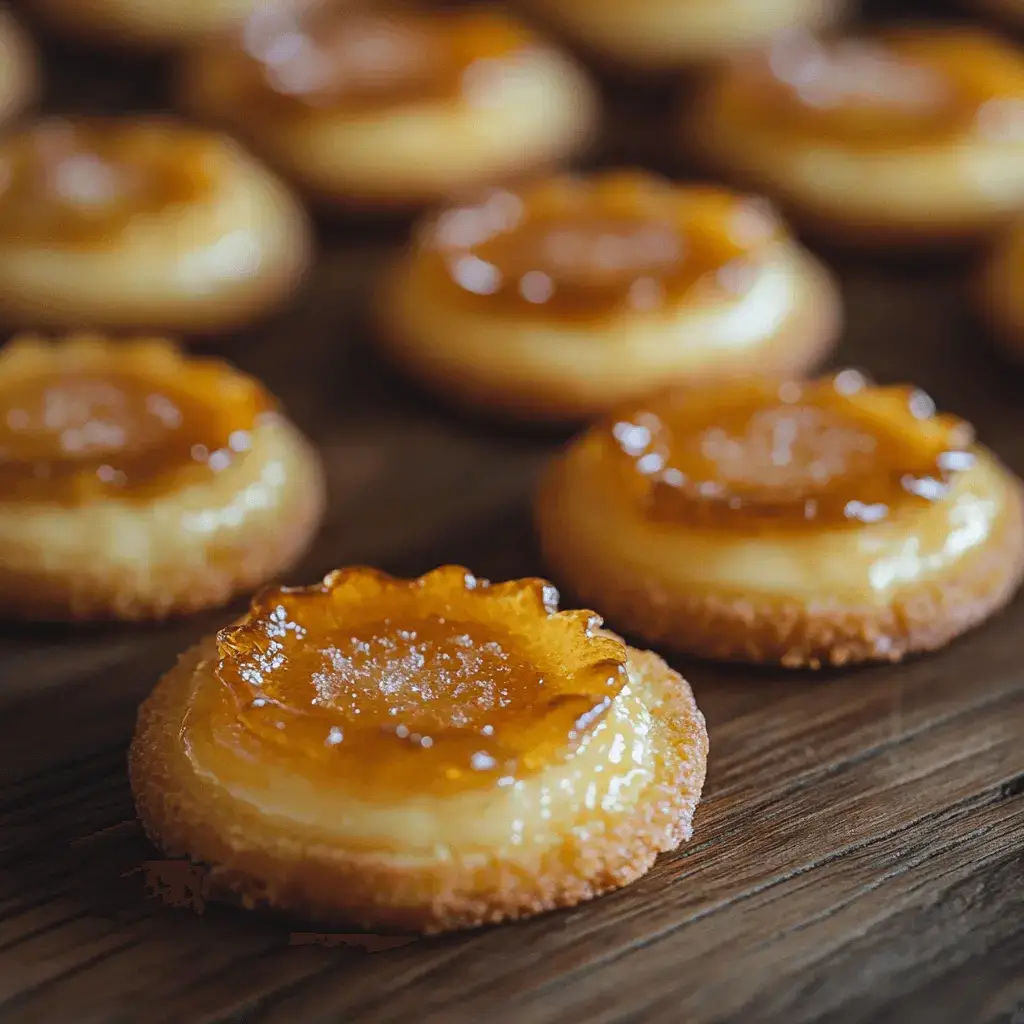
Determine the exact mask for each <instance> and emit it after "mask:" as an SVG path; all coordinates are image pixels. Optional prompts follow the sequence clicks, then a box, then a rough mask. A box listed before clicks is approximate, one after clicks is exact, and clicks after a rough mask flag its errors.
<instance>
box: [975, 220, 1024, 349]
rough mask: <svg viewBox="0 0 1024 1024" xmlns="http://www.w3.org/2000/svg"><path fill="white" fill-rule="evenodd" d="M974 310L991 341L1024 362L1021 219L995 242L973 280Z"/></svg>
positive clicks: (1023, 237) (1023, 222)
mask: <svg viewBox="0 0 1024 1024" xmlns="http://www.w3.org/2000/svg"><path fill="white" fill-rule="evenodd" d="M976 296H977V306H978V311H979V313H980V315H981V317H982V319H983V320H984V321H985V323H986V324H988V325H989V326H990V327H991V329H992V334H993V337H994V340H995V341H997V342H998V343H999V345H1000V347H1001V348H1002V349H1003V351H1005V352H1006V354H1007V355H1009V356H1010V357H1011V358H1013V359H1015V360H1016V361H1017V362H1021V363H1024V219H1019V220H1018V221H1017V222H1016V223H1015V224H1014V225H1013V226H1012V227H1011V228H1010V230H1009V231H1007V232H1006V233H1005V234H1004V235H1003V236H1002V237H1001V238H1000V239H999V240H998V242H997V243H996V245H995V247H994V248H993V250H992V252H991V254H990V255H989V256H988V257H987V259H986V260H985V262H984V263H983V265H982V268H981V274H980V276H979V278H978V281H977V289H976Z"/></svg>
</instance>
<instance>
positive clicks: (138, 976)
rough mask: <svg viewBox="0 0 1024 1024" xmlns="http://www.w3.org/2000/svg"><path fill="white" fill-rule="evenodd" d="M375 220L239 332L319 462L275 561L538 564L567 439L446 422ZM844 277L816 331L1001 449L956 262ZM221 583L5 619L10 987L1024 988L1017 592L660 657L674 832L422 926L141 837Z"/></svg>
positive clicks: (428, 1002)
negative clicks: (550, 895)
mask: <svg viewBox="0 0 1024 1024" xmlns="http://www.w3.org/2000/svg"><path fill="white" fill-rule="evenodd" d="M113 92H117V90H113ZM386 252H387V243H386V240H385V241H381V242H380V243H379V244H378V243H374V244H373V245H367V243H366V242H365V240H363V241H360V240H359V239H358V238H354V237H349V238H347V239H346V238H345V237H340V238H339V237H333V238H331V239H329V240H328V244H327V252H326V255H325V257H324V259H323V260H322V262H321V265H320V267H319V269H318V271H317V274H316V276H315V279H314V280H313V281H312V282H311V284H310V286H309V288H308V290H307V292H306V293H305V294H304V295H303V297H302V298H301V300H300V302H299V303H298V304H297V308H296V310H295V311H293V312H292V313H291V314H290V315H289V316H287V317H285V318H283V319H282V320H280V321H279V322H277V323H273V324H269V325H267V326H266V327H265V328H262V329H261V330H260V331H259V332H257V333H256V334H255V335H253V336H251V337H249V338H246V339H244V340H241V341H239V342H238V343H237V347H235V348H232V349H231V354H232V356H233V358H235V359H236V360H237V362H238V363H240V364H241V365H242V366H243V367H244V368H246V369H247V370H250V371H252V372H255V373H257V374H259V375H261V376H262V377H264V378H265V379H268V380H269V381H271V382H272V385H273V387H274V388H275V389H276V390H277V392H278V393H279V394H280V396H281V397H282V398H283V399H284V401H285V403H286V405H287V406H288V407H289V408H290V409H291V411H292V413H293V415H294V417H295V419H296V420H297V421H298V422H299V424H300V425H301V426H302V427H303V428H304V429H305V430H307V431H308V432H309V434H310V435H311V436H312V437H314V438H315V439H316V441H317V443H318V444H319V446H320V449H321V451H322V453H323V457H324V459H325V462H326V465H327V469H328V472H329V478H330V513H329V517H328V521H327V523H326V525H325V527H324V530H323V532H322V534H321V536H320V538H319V541H318V543H317V545H316V548H315V550H314V552H313V553H312V555H311V556H310V557H309V558H308V559H307V560H306V561H305V563H304V564H303V565H302V566H300V567H299V568H298V569H297V570H296V571H295V573H293V574H292V576H291V581H292V582H300V581H309V580H312V579H315V578H316V577H317V576H318V575H320V574H322V573H323V572H325V571H326V570H329V569H331V568H334V567H336V566H340V565H345V564H349V563H356V562H359V563H371V564H376V565H379V566H381V567H382V568H385V569H387V570H389V571H392V572H396V573H402V574H412V573H418V572H421V571H424V570H427V569H429V568H431V567H433V566H435V565H437V564H438V563H441V562H458V563H463V564H466V565H468V566H470V567H472V568H473V569H474V570H475V571H476V572H479V573H481V574H483V575H485V576H489V577H491V578H494V579H498V578H504V577H509V576H518V575H524V574H538V573H541V572H542V571H543V570H542V566H541V565H540V564H539V563H538V560H537V557H536V553H535V550H534V547H533V543H532V540H531V533H530V525H529V517H528V506H529V500H530V493H531V488H532V486H533V483H534V480H535V478H536V474H537V472H538V470H539V468H540V467H541V466H542V464H543V462H544V460H545V459H546V458H547V457H548V455H549V453H550V451H551V450H552V449H553V447H554V446H555V445H556V444H557V443H558V441H557V439H551V438H543V437H536V436H535V437H526V438H524V437H517V436H515V435H514V434H511V433H508V432H501V431H497V430H491V429H487V428H483V427H481V426H480V425H479V424H471V423H467V422H465V421H460V420H458V419H456V418H454V417H452V416H450V415H448V414H447V413H445V412H444V411H443V410H441V409H438V408H437V407H435V406H433V405H431V404H429V403H427V402H426V401H424V400H423V399H422V398H420V397H418V396H417V395H416V394H415V393H413V392H411V391H410V390H409V389H408V388H406V387H405V386H404V385H402V384H401V383H400V382H398V381H397V380H395V379H393V378H392V376H391V375H390V374H389V373H388V372H387V370H386V369H384V368H383V367H381V366H380V365H379V363H378V362H377V361H376V359H375V357H374V356H373V355H372V353H371V352H370V351H368V349H367V347H366V345H365V331H364V330H363V327H362V302H363V298H364V296H365V293H366V289H367V288H368V286H369V284H370V282H371V280H372V276H373V273H374V270H375V266H376V264H377V263H378V262H379V258H380V257H382V256H383V255H384V254H385V253H386ZM843 279H844V287H845V292H846V300H847V304H848V310H849V328H848V331H847V337H846V340H845V342H844V347H843V351H842V353H841V355H840V358H839V360H838V361H839V362H841V363H854V364H856V365H860V366H863V367H866V368H869V369H870V371H871V372H872V374H873V375H874V376H875V377H876V378H877V379H878V380H880V381H884V382H890V381H901V380H907V379H912V380H914V381H915V382H917V383H919V384H920V385H922V386H923V387H925V388H926V389H929V390H930V391H931V392H932V394H933V395H934V397H935V398H936V399H937V401H938V402H939V404H940V406H941V407H944V408H947V409H949V410H951V411H955V412H958V413H960V414H962V415H964V416H966V417H968V418H970V419H972V420H973V421H974V422H975V423H976V425H977V427H978V429H979V432H980V435H981V437H982V439H983V440H985V441H986V442H988V443H989V444H990V445H991V446H992V447H994V448H995V449H996V451H997V452H998V453H999V454H1000V455H1001V456H1002V457H1003V458H1004V459H1005V460H1006V461H1007V462H1008V463H1009V464H1010V465H1011V466H1013V467H1014V468H1015V469H1016V470H1017V471H1018V472H1024V375H1021V374H1016V375H1015V374H1014V373H1013V372H1012V371H1010V370H1009V369H1008V368H1007V367H1006V366H1004V365H1002V364H1001V363H999V362H998V361H997V360H996V359H995V357H993V356H991V355H990V354H989V352H988V351H987V349H986V348H985V346H984V343H983V339H982V337H981V336H980V334H979V332H978V331H977V330H976V329H975V328H974V327H973V326H972V325H971V323H970V321H969V319H968V317H967V315H966V313H965V307H964V304H963V302H962V300H961V296H960V294H959V285H960V282H961V280H962V269H961V270H959V271H958V270H957V269H956V268H950V269H946V270H941V269H936V270H932V271H928V272H924V273H920V272H919V273H917V274H915V275H907V274H905V273H899V272H894V271H893V270H892V269H891V268H886V269H877V268H876V269H875V270H870V269H864V268H858V267H853V266H851V267H848V268H846V269H844V271H843ZM239 607H240V606H236V607H235V608H234V609H227V610H222V611H221V612H218V613H214V614H210V615H207V616H203V617H199V618H193V619H189V620H187V621H180V622H176V623H172V624H168V625H164V626H157V627H137V628H126V629H102V630H86V629H81V630H66V629H58V628H25V627H21V626H17V625H13V624H12V625H7V626H4V627H3V629H2V630H0V751H2V755H0V849H2V853H0V1020H2V1021H12V1022H22V1021H24V1022H43V1024H50V1022H54V1024H65V1022H68V1024H93V1022H95V1024H101V1022H102V1024H122V1022H124V1024H134V1022H137V1021H138V1022H142V1021H145V1022H147V1024H157V1022H168V1024H180V1022H189V1024H191V1022H199V1021H203V1022H207V1021H209V1022H213V1021H223V1022H228V1021H232V1022H243V1021H244V1022H246V1024H251V1022H256V1021H259V1022H261V1024H271V1022H291V1021H310V1022H328V1021H341V1022H357V1021H359V1022H362V1021H367V1022H371V1021H372V1022H375V1024H389V1022H395V1024H399V1022H401V1024H409V1022H445V1024H448V1022H467V1024H468V1022H476V1021H483V1020H484V1019H488V1018H490V1019H495V1020H499V1021H508V1022H515V1024H519V1022H530V1024H548V1022H551V1024H554V1022H574V1024H576V1022H579V1024H599V1022H612V1021H615V1022H623V1024H624V1022H626V1021H642V1022H645V1024H646V1022H660V1021H664V1022H666V1024H684V1022H685V1024H705V1022H707V1024H710V1022H713V1021H714V1022H722V1021H743V1022H744V1024H756V1022H786V1024H800V1022H811V1021H815V1022H817V1021H822V1022H837V1024H838V1022H851V1024H852V1022H864V1024H869V1022H870V1024H917V1022H928V1024H947V1022H948V1024H974V1022H979V1024H981V1022H985V1024H988V1022H992V1024H1011V1021H1012V1022H1013V1024H1021V1022H1022V1021H1024V640H1022V635H1024V599H1018V601H1017V602H1016V603H1015V604H1014V605H1013V606H1012V607H1011V608H1010V609H1009V610H1008V611H1006V612H1005V613H1004V614H1002V615H1001V616H999V617H998V618H996V619H995V620H993V621H992V622H990V623H989V624H987V625H986V626H984V627H983V628H981V629H980V630H978V631H977V632H975V633H973V634H971V635H970V636H968V637H966V638H965V639H963V640H962V641H960V642H958V643H956V644H954V645H953V646H952V647H951V648H950V649H949V650H947V651H945V652H943V653H940V654H938V655H936V656H933V657H928V658H922V659H919V660H913V661H911V662H909V663H907V664H905V665H902V666H899V667H881V668H868V669H862V670H857V671H848V672H842V673H822V674H819V675H812V674H794V673H789V672H782V671H756V672H755V671H750V670H746V669H740V668H723V667H720V666H715V665H708V664H698V663H690V662H685V661H678V662H677V667H678V668H680V670H681V671H683V672H684V674H685V675H686V676H687V677H688V678H689V679H690V680H691V681H692V683H693V685H694V689H695V691H696V694H697V698H698V701H699V703H700V706H701V707H702V709H703V710H704V712H705V714H706V716H707V720H708V727H709V730H710V734H711V741H712V753H711V759H710V766H709V772H708V780H707V786H706V790H705V799H704V802H703V803H702V805H701V807H700V808H699V810H698V813H697V817H696V822H695V835H694V839H693V842H692V843H691V844H690V845H689V846H688V847H687V848H686V849H685V850H683V851H681V852H680V853H678V854H676V855H673V856H668V857H663V858H662V859H661V860H660V861H659V862H658V864H657V865H656V867H655V868H654V870H653V871H652V872H651V873H650V874H649V875H648V876H647V877H646V878H644V879H643V880H642V881H640V882H639V883H637V884H635V885H633V886H631V887H629V888H628V889H626V890H624V891H621V892H619V893H616V894H614V895H612V896H609V897H606V898H604V899H601V900H599V901H597V902H595V903H592V904H590V905H587V906H582V907H580V908H578V909H576V910H574V911H571V912H566V913H559V914H552V915H549V916H545V917H542V918H539V919H536V920H533V921H530V922H526V923H523V924H519V925H513V926H507V927H503V928H497V929H492V930H487V931H480V932H476V933H472V934H465V935H456V936H451V937H444V938H439V939H432V940H421V941H411V940H405V939H398V940H391V941H386V940H382V939H374V938H372V937H369V938H367V937H363V938H359V937H353V936H337V935H335V936H324V935H311V934H309V933H308V932H302V931H299V930H298V929H301V928H302V924H301V922H288V921H281V920H276V919H268V918H263V917H259V916H256V915H252V914H246V913H243V912H239V911H234V910H230V909H227V908H220V907H216V906H203V905H202V901H201V899H198V898H197V897H196V887H195V885H194V879H193V878H192V877H191V876H190V875H189V871H188V869H187V868H183V867H182V866H181V865H170V866H168V865H166V864H164V865H162V864H161V863H160V862H159V858H158V856H157V854H156V853H155V852H154V851H153V850H152V849H151V848H150V847H149V846H148V845H147V843H146V842H145V840H144V839H143V838H142V837H141V835H140V833H139V830H138V828H137V826H136V825H135V824H134V822H133V809H132V801H131V795H130V793H129V790H128V784H127V779H126V775H125V766H124V753H125V748H126V745H127V743H128V740H129V737H130V735H131V730H132V726H133V722H134V714H135V708H136V706H137V705H138V703H139V701H140V700H141V699H142V698H143V697H144V695H145V694H146V693H147V692H148V691H149V689H150V688H151V687H152V685H153V684H154V683H155V682H156V680H157V678H158V677H159V675H160V674H161V673H162V672H163V671H164V670H165V669H166V668H168V667H169V666H170V665H171V664H172V663H173V661H174V658H175V655H176V654H177V653H178V652H179V651H181V650H183V649H184V648H185V647H187V646H188V645H189V644H191V643H192V642H193V641H194V640H195V639H196V638H198V637H199V636H200V635H202V634H204V633H206V632H208V631H210V630H211V629H213V628H216V627H217V626H218V625H220V624H223V623H224V622H226V621H227V620H228V619H229V618H230V617H231V615H232V614H236V613H237V611H238V608H239ZM154 894H156V895H158V896H162V897H163V898H162V899H155V898H152V897H153V895H154ZM197 911H201V913H199V912H197Z"/></svg>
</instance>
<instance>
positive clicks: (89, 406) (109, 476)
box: [0, 337, 274, 505]
mask: <svg viewBox="0 0 1024 1024" xmlns="http://www.w3.org/2000/svg"><path fill="white" fill-rule="evenodd" d="M273 407H274V403H273V401H272V399H271V398H270V397H269V396H268V395H267V393H266V392H265V391H264V390H263V388H262V387H261V385H260V384H259V383H258V382H257V381H256V380H254V379H253V378H251V377H247V376H245V375H243V374H241V373H240V372H239V371H237V370H235V369H234V368H232V367H230V366H228V365H227V364H226V363H223V362H221V361H220V360H216V359H185V358H184V357H182V355H181V354H180V353H179V352H178V350H177V349H176V348H175V347H174V346H173V345H171V344H170V343H169V342H164V341H160V340H152V341H137V342H126V343H125V344H124V345H123V346H117V347H113V346H111V345H109V344H108V343H106V342H104V341H103V340H102V339H100V338H89V337H80V338H75V339H73V340H71V341H69V342H67V343H66V344H65V345H64V346H62V347H61V348H60V349H54V348H53V347H52V346H51V345H49V344H48V343H46V342H44V341H42V340H37V339H32V338H29V339H19V340H17V341H15V342H12V343H10V344H9V345H8V346H7V347H6V348H5V349H3V351H2V352H0V502H10V501H28V502H55V503H57V504H64V505H76V504H83V503H87V502H91V501H98V500H103V499H105V498H117V499H120V500H132V501H145V500H149V499H151V498H152V497H154V496H155V495H159V494H161V493H164V492H166V491H167V490H170V489H177V488H180V487H183V486H189V485H191V484H194V483H196V482H201V481H204V480H209V479H211V478H212V477H213V476H214V475H216V474H217V473H220V472H223V471H224V470H225V469H227V468H228V467H229V466H230V465H231V464H232V463H234V462H236V461H237V460H238V459H240V458H244V457H245V453H246V452H247V451H248V449H249V447H250V446H251V443H252V431H253V430H254V429H255V428H256V427H257V426H258V425H259V423H260V422H261V420H263V419H265V418H266V417H267V416H268V415H273Z"/></svg>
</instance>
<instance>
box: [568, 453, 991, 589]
mask: <svg viewBox="0 0 1024 1024" xmlns="http://www.w3.org/2000/svg"><path fill="white" fill-rule="evenodd" d="M1009 497H1010V490H1009V488H1008V486H1007V477H1006V472H1005V470H1003V469H1002V467H1000V466H999V464H998V463H997V462H996V461H995V460H994V459H993V458H992V457H991V456H989V455H987V454H985V453H983V452H982V453H980V454H979V457H978V460H977V462H976V464H975V466H974V467H973V468H972V469H970V470H968V471H967V472H964V473H962V474H960V475H959V478H958V479H957V481H956V483H955V486H954V488H953V491H952V493H951V494H950V495H949V497H948V498H947V499H945V500H943V501H941V502H937V503H935V504H934V505H931V506H928V507H924V508H921V507H918V506H910V505H908V506H906V507H904V508H903V509H901V510H900V512H899V513H898V514H896V515H894V516H893V517H892V518H891V519H889V520H886V521H883V522H881V523H875V524H871V525H862V526H856V527H848V528H841V529H815V528H813V527H811V528H808V529H806V530H794V531H792V532H767V531H766V532H763V533H761V534H760V535H758V534H757V533H756V532H750V531H749V530H744V529H743V527H737V528H736V529H734V530H733V529H725V528H723V529H718V530H709V529H699V528H692V527H683V526H677V525H673V524H656V523H653V522H651V521H649V520H648V519H646V518H644V517H643V515H642V514H641V512H640V511H639V510H638V509H637V507H636V506H635V504H634V503H633V502H632V500H631V499H630V497H629V496H628V495H627V493H626V492H625V490H623V489H619V488H617V487H615V486H613V484H612V476H611V474H609V472H608V467H607V464H606V463H605V462H604V459H603V456H602V453H601V450H600V447H599V446H598V445H597V444H596V443H592V444H590V445H589V446H584V447H583V448H580V449H577V450H576V451H575V452H574V453H572V454H571V455H570V456H569V458H568V462H567V464H566V465H565V466H564V477H563V478H562V479H561V481H560V485H559V487H558V490H557V494H556V498H555V500H556V501H557V502H558V505H557V509H558V511H557V514H558V516H559V533H560V535H561V536H564V537H567V538H569V537H571V538H572V543H573V544H574V545H575V546H576V549H577V556H576V557H577V558H584V557H586V558H590V559H592V560H594V561H595V562H607V563H609V565H611V564H612V563H614V567H615V569H616V572H617V574H618V575H620V576H624V575H627V574H635V575H636V576H637V577H639V578H642V579H644V580H645V581H647V582H648V583H649V584H650V585H651V586H652V587H657V586H661V587H663V588H664V589H665V591H666V592H678V590H679V589H683V590H693V589H699V588H713V589H716V590H719V591H722V590H724V591H729V592H735V593H740V594H747V595H751V596H753V595H758V594H760V595H767V596H771V597H778V598H785V597H790V596H795V597H799V598H803V599H804V600H806V601H809V602H822V603H823V605H826V606H827V605H828V604H831V603H833V602H836V603H841V604H842V605H844V606H849V605H851V604H853V605H864V604H868V605H875V606H883V605H886V604H888V603H889V602H890V601H891V600H892V597H893V594H894V593H895V592H896V591H898V590H899V589H900V588H902V587H905V586H909V585H918V584H921V583H925V582H927V581H929V580H941V579H942V577H943V576H944V575H945V574H946V573H948V572H950V571H953V570H955V569H956V568H957V567H958V566H960V565H962V564H965V563H968V562H969V560H970V559H971V558H972V557H974V556H975V555H976V554H977V552H979V551H980V550H981V549H983V548H984V546H985V545H986V543H987V542H988V541H989V540H990V538H991V537H992V535H993V532H994V531H995V530H996V529H997V527H998V526H999V524H1000V523H1001V522H1002V521H1003V518H1004V516H1005V515H1006V513H1007V510H1008V504H1007V503H1008V500H1009Z"/></svg>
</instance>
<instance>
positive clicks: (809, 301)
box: [377, 171, 841, 421]
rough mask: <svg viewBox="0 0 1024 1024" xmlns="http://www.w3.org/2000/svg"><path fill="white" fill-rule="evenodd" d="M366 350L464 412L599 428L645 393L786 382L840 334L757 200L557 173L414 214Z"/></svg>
mask: <svg viewBox="0 0 1024 1024" xmlns="http://www.w3.org/2000/svg"><path fill="white" fill-rule="evenodd" d="M377 311H378V315H377V324H378V328H379V331H378V333H379V340H380V342H381V344H382V345H383V346H384V348H385V349H386V350H387V351H388V352H389V353H390V355H391V356H392V358H393V359H394V361H395V363H396V364H397V365H398V366H399V367H400V368H401V369H402V370H404V371H405V372H407V373H408V374H409V375H410V376H412V377H414V378H416V379H417V380H419V381H422V382H423V383H424V384H425V385H426V386H428V387H429V388H431V389H432V390H434V391H435V392H437V393H438V394H440V395H443V396H444V397H446V398H448V399H450V400H452V401H454V402H455V403H456V404H460V405H462V406H465V407H467V408H470V409H475V410H477V411H483V412H488V413H492V414H503V415H508V416H513V417H519V418H522V419H528V420H541V421H561V420H565V421H571V420H578V419H586V418H588V417H593V416H596V415H599V414H600V413H602V412H603V411H605V410H607V409H609V408H611V407H613V406H615V405H617V404H618V403H620V402H622V401H625V400H626V399H628V398H630V397H634V396H637V395H640V394H644V393H645V392H647V391H650V390H651V389H652V388H654V387H657V386H658V385H660V384H665V383H669V382H673V381H675V382H679V381H690V382H693V383H698V382H701V383H709V382H712V381H716V380H722V379H728V378H736V377H741V376H754V377H757V376H766V377H787V376H793V375H798V374H801V373H803V372H805V371H806V370H808V369H809V368H810V367H812V366H816V365H818V364H819V363H820V362H821V361H822V360H823V359H824V358H825V356H826V355H827V354H828V352H829V351H830V349H831V347H832V345H833V343H834V341H835V338H836V335H837V333H838V330H839V327H840V323H841V313H840V300H839V295H838V292H837V290H836V288H835V285H834V284H833V282H832V279H831V277H830V275H829V274H828V272H827V271H826V270H825V269H824V268H823V267H822V266H821V265H820V264H819V263H818V262H817V261H816V260H815V259H814V258H813V257H811V256H810V255H809V254H808V253H807V252H805V251H804V250H803V249H802V248H801V247H800V246H799V245H798V244H797V243H796V242H795V241H793V239H792V238H791V237H790V236H789V234H788V232H787V231H786V228H785V227H784V226H783V225H782V224H781V223H780V221H779V220H778V219H777V218H776V217H775V215H774V213H773V211H772V209H771V208H770V206H768V205H767V204H765V203H763V202H760V201H758V200H756V199H753V198H751V197H749V196H744V195H740V194H737V193H733V192H730V191H728V190H726V189H721V188H715V187H710V186H680V185H674V184H672V183H670V182H669V181H667V180H665V179H663V178H658V177H655V176H653V175H650V174H647V173H645V172H639V171H616V172H604V173H598V174H594V175H591V176H578V177H565V176H562V177H556V178H553V179H549V180H546V181H542V182H537V183H535V184H534V185H532V186H530V187H528V188H524V189H520V190H518V191H509V190H496V191H493V192H491V193H490V194H488V195H486V196H484V197H483V198H481V199H480V200H479V201H478V202H477V203H475V204H466V205H462V206H455V207H451V208H449V209H446V210H443V211H442V212H441V213H440V214H438V215H437V216H436V217H431V218H430V219H429V220H428V221H427V222H426V223H425V224H424V225H423V226H422V227H421V229H420V230H419V232H418V233H417V236H416V241H415V243H414V245H413V246H412V247H411V248H410V249H409V250H408V251H407V252H406V254H405V255H404V256H403V257H402V258H400V259H399V260H398V262H397V263H396V265H395V266H394V267H393V269H392V270H391V271H390V273H389V274H388V275H387V276H386V278H385V280H384V281H383V283H382V287H381V291H380V294H379V295H378V298H377Z"/></svg>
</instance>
